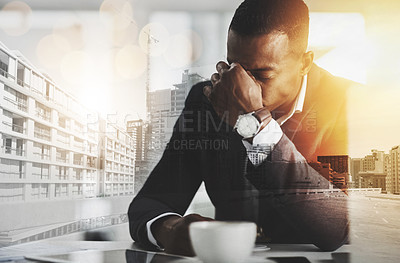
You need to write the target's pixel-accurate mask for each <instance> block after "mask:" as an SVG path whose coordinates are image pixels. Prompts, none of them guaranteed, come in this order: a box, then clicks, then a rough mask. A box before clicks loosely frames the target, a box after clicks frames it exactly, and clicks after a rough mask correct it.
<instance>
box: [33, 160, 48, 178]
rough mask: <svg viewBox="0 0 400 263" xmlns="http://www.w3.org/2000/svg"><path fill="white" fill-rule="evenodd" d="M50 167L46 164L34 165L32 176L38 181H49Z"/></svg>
mask: <svg viewBox="0 0 400 263" xmlns="http://www.w3.org/2000/svg"><path fill="white" fill-rule="evenodd" d="M49 175H50V167H49V165H48V164H44V163H32V176H33V177H36V178H38V179H49Z"/></svg>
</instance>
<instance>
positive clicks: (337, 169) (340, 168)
mask: <svg viewBox="0 0 400 263" xmlns="http://www.w3.org/2000/svg"><path fill="white" fill-rule="evenodd" d="M317 160H318V162H321V163H329V164H330V167H331V169H332V171H333V173H332V183H333V184H334V185H336V186H337V187H339V188H347V187H348V186H349V183H350V181H351V180H350V176H349V173H350V157H349V156H348V155H331V156H318V157H317Z"/></svg>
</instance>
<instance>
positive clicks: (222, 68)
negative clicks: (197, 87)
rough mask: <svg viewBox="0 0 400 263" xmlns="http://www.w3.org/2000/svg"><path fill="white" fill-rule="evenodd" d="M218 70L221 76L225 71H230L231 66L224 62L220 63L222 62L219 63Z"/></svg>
mask: <svg viewBox="0 0 400 263" xmlns="http://www.w3.org/2000/svg"><path fill="white" fill-rule="evenodd" d="M216 69H217V72H218V73H219V74H222V73H223V72H224V71H225V70H228V69H229V65H228V64H226V63H225V62H223V61H220V62H218V63H217V65H216Z"/></svg>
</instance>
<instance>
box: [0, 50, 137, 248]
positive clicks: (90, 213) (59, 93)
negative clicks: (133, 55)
mask: <svg viewBox="0 0 400 263" xmlns="http://www.w3.org/2000/svg"><path fill="white" fill-rule="evenodd" d="M0 136H1V141H0V146H1V151H0V209H1V210H2V211H3V216H2V220H1V224H0V243H3V242H6V243H7V242H11V243H15V242H23V241H30V240H37V239H41V238H46V237H50V236H56V235H59V234H66V233H69V232H71V231H78V230H82V229H90V228H92V227H93V226H95V227H96V226H97V227H101V226H103V223H101V222H103V221H104V220H103V219H104V218H108V219H109V221H107V220H108V219H107V220H106V221H104V222H105V223H104V224H108V222H124V221H126V207H127V205H128V204H129V202H130V200H131V199H132V195H133V194H134V186H133V184H134V158H135V152H134V145H133V141H132V138H131V137H130V136H129V135H128V134H127V133H126V131H124V130H122V129H121V128H118V127H117V126H115V125H113V124H111V123H107V122H106V121H104V120H101V119H99V115H98V114H97V113H96V112H94V111H92V110H90V109H88V108H86V107H85V106H84V105H83V104H82V103H80V102H79V101H78V99H77V98H75V97H74V96H73V95H72V94H70V93H69V92H67V91H66V90H64V89H62V88H60V87H59V86H58V85H57V84H56V83H54V81H53V80H52V79H51V78H50V77H48V76H46V75H45V74H42V73H41V72H40V71H39V70H38V69H36V68H35V66H33V65H32V63H30V62H29V61H28V60H27V59H26V58H25V57H24V56H23V55H22V54H21V53H19V52H18V51H11V50H9V49H8V48H7V47H6V46H5V45H4V44H2V43H0ZM96 197H110V198H96ZM117 198H118V199H117ZM104 202H105V203H104ZM89 203H90V205H89ZM105 204H106V206H108V207H111V208H109V209H105V210H102V211H101V212H99V211H98V210H97V209H93V208H94V207H102V206H104V205H105ZM88 207H90V209H88ZM82 211H83V212H82ZM114 216H116V218H114ZM26 217H29V219H30V220H26ZM102 218H103V219H102ZM87 220H89V221H90V222H92V221H94V224H92V223H90V224H89V225H88V224H87ZM102 220H103V221H102ZM89 221H88V222H89ZM55 222H56V223H57V224H55ZM96 222H100V223H96ZM21 229H23V230H21Z"/></svg>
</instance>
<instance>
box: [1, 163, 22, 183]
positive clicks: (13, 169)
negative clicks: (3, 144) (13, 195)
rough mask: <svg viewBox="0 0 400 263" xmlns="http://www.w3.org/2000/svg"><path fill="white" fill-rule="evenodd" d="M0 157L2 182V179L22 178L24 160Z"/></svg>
mask: <svg viewBox="0 0 400 263" xmlns="http://www.w3.org/2000/svg"><path fill="white" fill-rule="evenodd" d="M0 159H1V160H0V182H2V179H22V178H24V177H25V162H24V161H17V160H10V159H5V158H0Z"/></svg>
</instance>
